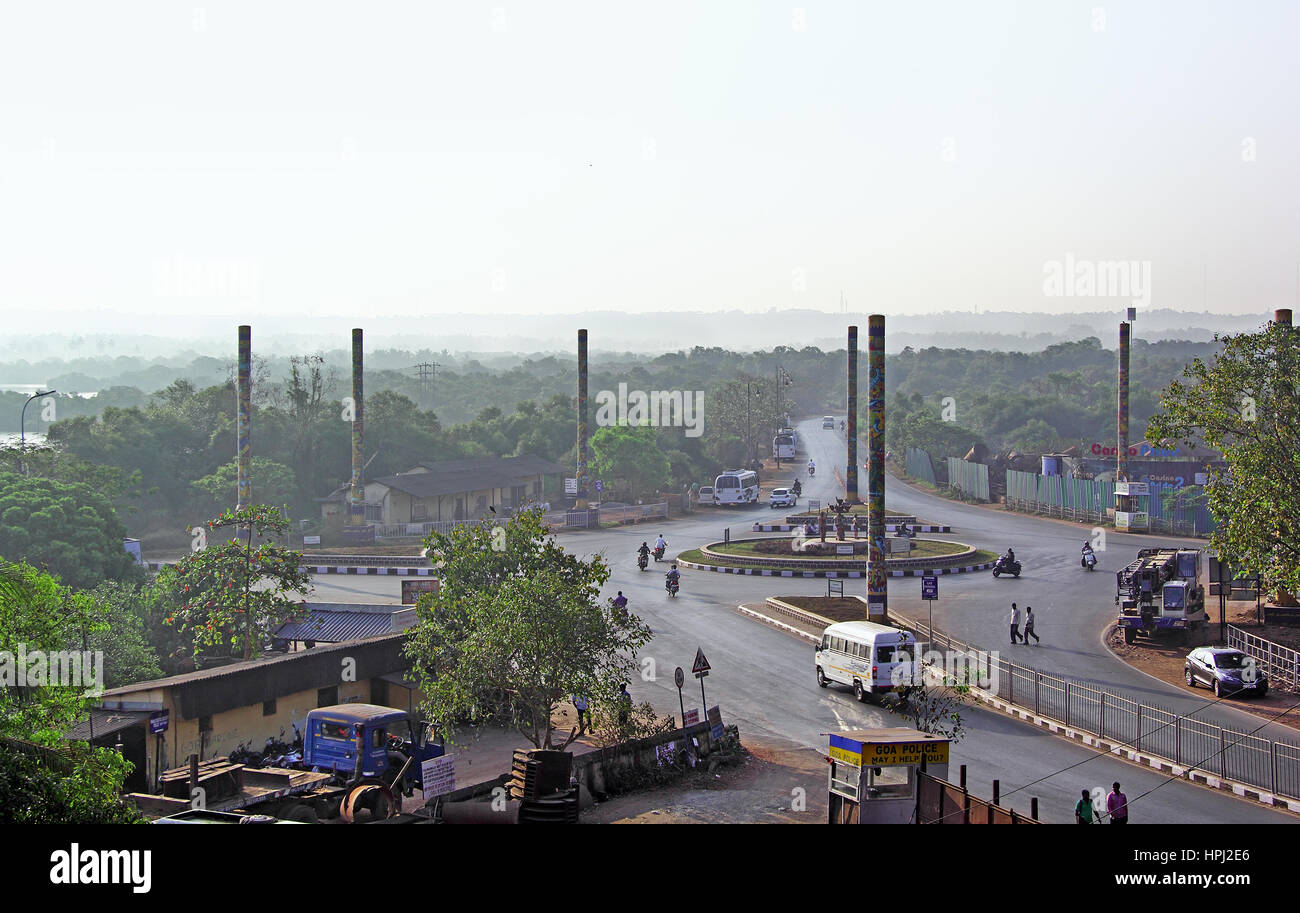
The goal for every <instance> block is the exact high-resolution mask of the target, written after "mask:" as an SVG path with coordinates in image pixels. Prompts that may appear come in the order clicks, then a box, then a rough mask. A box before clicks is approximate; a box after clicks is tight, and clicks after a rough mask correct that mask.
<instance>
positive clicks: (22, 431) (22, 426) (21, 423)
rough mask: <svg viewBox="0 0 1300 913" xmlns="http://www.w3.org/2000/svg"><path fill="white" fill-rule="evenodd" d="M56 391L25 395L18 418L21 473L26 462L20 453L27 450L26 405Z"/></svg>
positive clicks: (38, 391) (24, 471)
mask: <svg viewBox="0 0 1300 913" xmlns="http://www.w3.org/2000/svg"><path fill="white" fill-rule="evenodd" d="M58 392H59V391H58V390H46V391H44V392H42V391H40V390H37V391H36V392H35V393H33V394H32V395H31V396H29V397H27V402H25V403H23V411H22V415H21V416H20V417H19V419H18V453H19V468H20V469H21V470H22V473H23V475H26V474H27V467H26V464H24V463H23V462H22V454H24V453H26V452H27V407H28V405H30V404H31V401H32V400H34V399H40V398H41V397H42V396H50V395H52V394H55V393H58Z"/></svg>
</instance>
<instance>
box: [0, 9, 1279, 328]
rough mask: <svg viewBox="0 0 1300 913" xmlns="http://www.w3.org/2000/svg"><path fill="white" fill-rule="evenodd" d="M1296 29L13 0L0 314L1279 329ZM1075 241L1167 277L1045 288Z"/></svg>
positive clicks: (887, 12) (933, 13) (3, 145)
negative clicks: (690, 314) (572, 317)
mask: <svg viewBox="0 0 1300 913" xmlns="http://www.w3.org/2000/svg"><path fill="white" fill-rule="evenodd" d="M200 2H202V0H200ZM1297 34H1300V5H1297V4H1294V3H1290V4H1288V3H1265V2H1259V3H1255V2H1247V3H1203V2H1174V0H1168V2H1159V3H1129V2H1124V3H1107V2H1104V0H1084V2H1025V3H998V2H991V3H990V2H980V3H973V2H951V3H933V4H924V3H888V4H885V3H832V2H807V3H803V4H801V5H792V4H791V3H721V2H698V3H665V2H658V0H656V2H653V3H651V2H645V3H637V4H625V3H613V2H604V3H527V4H523V3H508V2H501V0H497V2H488V3H470V2H454V3H452V2H446V3H443V2H434V3H418V4H416V3H381V4H349V5H340V4H333V3H321V2H312V3H266V2H262V3H230V2H221V3H209V4H206V5H200V6H194V5H192V4H188V3H175V2H157V3H131V4H125V3H104V2H96V3H84V4H64V3H26V4H19V3H8V4H5V5H4V10H3V12H2V13H0V308H3V309H4V311H5V312H6V313H7V315H10V314H11V313H12V312H22V313H24V314H28V315H31V317H30V324H32V325H29V326H28V329H38V328H39V327H40V326H42V325H44V326H47V327H48V329H50V330H51V331H55V332H57V331H60V330H61V329H62V328H63V327H64V326H70V325H73V324H72V323H69V321H73V322H75V325H76V326H77V327H78V328H79V329H81V330H85V331H89V330H93V329H100V328H105V327H107V328H112V327H114V325H115V324H117V325H118V326H117V328H119V329H120V328H122V327H121V324H127V325H130V324H131V323H134V322H136V321H137V320H139V315H166V316H168V317H171V318H183V317H185V316H186V315H189V316H197V315H204V316H207V317H222V318H224V317H228V318H229V321H230V323H231V325H232V326H233V325H234V324H235V323H237V322H239V321H242V320H254V321H255V318H256V316H257V315H258V314H259V313H260V314H267V315H279V316H287V315H293V314H307V313H315V314H319V315H327V316H338V318H339V319H338V320H337V321H334V320H330V321H328V322H329V323H331V324H333V323H337V324H338V325H339V326H340V327H346V326H349V325H352V324H354V323H356V324H358V325H364V320H363V319H362V320H358V319H356V318H357V317H361V318H364V317H365V316H366V315H379V314H394V315H395V314H424V315H427V314H431V313H439V312H467V311H468V312H480V313H482V314H483V315H484V318H485V320H490V317H491V314H493V313H505V312H516V313H551V312H554V313H560V312H573V311H581V310H585V309H626V310H629V311H643V310H650V309H677V310H711V309H721V308H737V307H739V308H744V309H750V310H766V309H768V308H786V307H812V308H821V309H825V310H829V311H835V310H838V309H839V302H840V294H841V291H842V292H843V294H844V295H845V296H846V297H847V299H848V303H849V306H850V308H851V309H852V310H853V311H858V312H865V311H883V312H884V313H886V314H907V313H923V312H929V311H937V310H945V309H967V310H971V309H974V308H975V307H977V306H979V307H982V308H999V309H1003V308H1012V309H1025V310H1035V311H1044V310H1046V311H1051V310H1061V311H1072V310H1097V309H1098V308H1099V306H1105V305H1106V304H1107V303H1113V304H1114V306H1115V308H1116V310H1117V311H1119V310H1120V309H1121V308H1123V307H1125V306H1127V305H1128V304H1129V303H1130V299H1131V298H1133V297H1142V298H1145V300H1146V301H1147V302H1149V304H1150V306H1153V307H1174V308H1187V309H1193V308H1194V309H1198V310H1199V309H1202V308H1204V309H1207V310H1212V311H1218V312H1244V311H1257V312H1260V313H1264V312H1267V311H1271V309H1272V308H1274V307H1278V306H1293V305H1294V304H1295V302H1296V294H1297V275H1298V269H1300V265H1298V263H1300V205H1297V204H1298V202H1300V200H1298V199H1297V173H1296V170H1295V163H1296V162H1297V161H1300V126H1298V118H1297V114H1298V113H1300V104H1297V86H1300V54H1297V53H1296V51H1295V47H1294V42H1295V36H1296V35H1297ZM1067 255H1070V256H1072V258H1073V261H1075V262H1077V261H1083V262H1085V263H1094V264H1095V263H1097V262H1098V261H1107V260H1128V261H1138V262H1139V263H1142V262H1145V263H1146V264H1147V266H1148V267H1149V270H1150V281H1149V284H1148V285H1147V287H1146V289H1145V293H1144V292H1143V290H1142V289H1120V291H1122V292H1123V293H1124V294H1123V295H1122V296H1113V297H1111V298H1109V299H1107V300H1105V301H1097V300H1091V299H1087V298H1082V297H1075V298H1068V297H1055V298H1054V297H1047V296H1045V294H1044V276H1045V268H1046V269H1049V270H1050V269H1051V268H1052V267H1051V266H1050V264H1051V263H1053V262H1058V261H1059V262H1060V263H1061V264H1062V265H1063V264H1064V263H1065V261H1066V258H1067ZM1133 276H1134V277H1135V278H1140V277H1141V276H1142V270H1141V269H1139V270H1137V271H1136V272H1134V273H1133ZM1075 291H1078V289H1077V288H1075ZM1099 291H1100V290H1099ZM63 311H97V312H99V313H98V314H97V315H92V314H86V315H80V316H71V315H67V314H63V315H60V314H59V313H58V312H63ZM43 314H45V315H47V316H42V315H43ZM346 315H355V316H346ZM155 319H156V318H155Z"/></svg>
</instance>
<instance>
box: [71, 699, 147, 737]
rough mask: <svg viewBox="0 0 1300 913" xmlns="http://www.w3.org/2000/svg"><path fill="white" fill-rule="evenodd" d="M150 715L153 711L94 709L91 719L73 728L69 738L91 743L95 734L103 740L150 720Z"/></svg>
mask: <svg viewBox="0 0 1300 913" xmlns="http://www.w3.org/2000/svg"><path fill="white" fill-rule="evenodd" d="M150 715H151V711H148V710H101V709H99V708H98V707H93V708H91V711H90V719H88V720H82V721H81V722H79V723H78V724H77V725H76V726H73V727H72V730H71V731H70V732H69V733H68V734H67V738H69V739H77V740H79V741H86V742H89V741H90V739H91V733H92V732H93V733H94V737H95V738H96V739H102V738H103V737H104V736H106V735H112V734H113V733H115V732H121V731H122V730H123V729H130V728H131V727H132V726H134V725H136V724H137V723H140V722H141V721H143V720H147V719H149V717H150Z"/></svg>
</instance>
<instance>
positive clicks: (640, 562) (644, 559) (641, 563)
mask: <svg viewBox="0 0 1300 913" xmlns="http://www.w3.org/2000/svg"><path fill="white" fill-rule="evenodd" d="M649 563H650V556H649V555H647V554H646V553H645V552H641V553H640V554H639V555H637V556H636V566H637V567H639V568H640V569H641V570H643V571H644V570H645V569H646V565H648V564H649Z"/></svg>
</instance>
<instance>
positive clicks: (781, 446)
mask: <svg viewBox="0 0 1300 913" xmlns="http://www.w3.org/2000/svg"><path fill="white" fill-rule="evenodd" d="M794 447H795V440H794V432H793V431H791V430H790V429H789V428H782V429H781V430H780V431H778V432H777V433H776V437H774V438H772V456H773V457H775V458H776V459H778V460H793V459H794Z"/></svg>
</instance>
